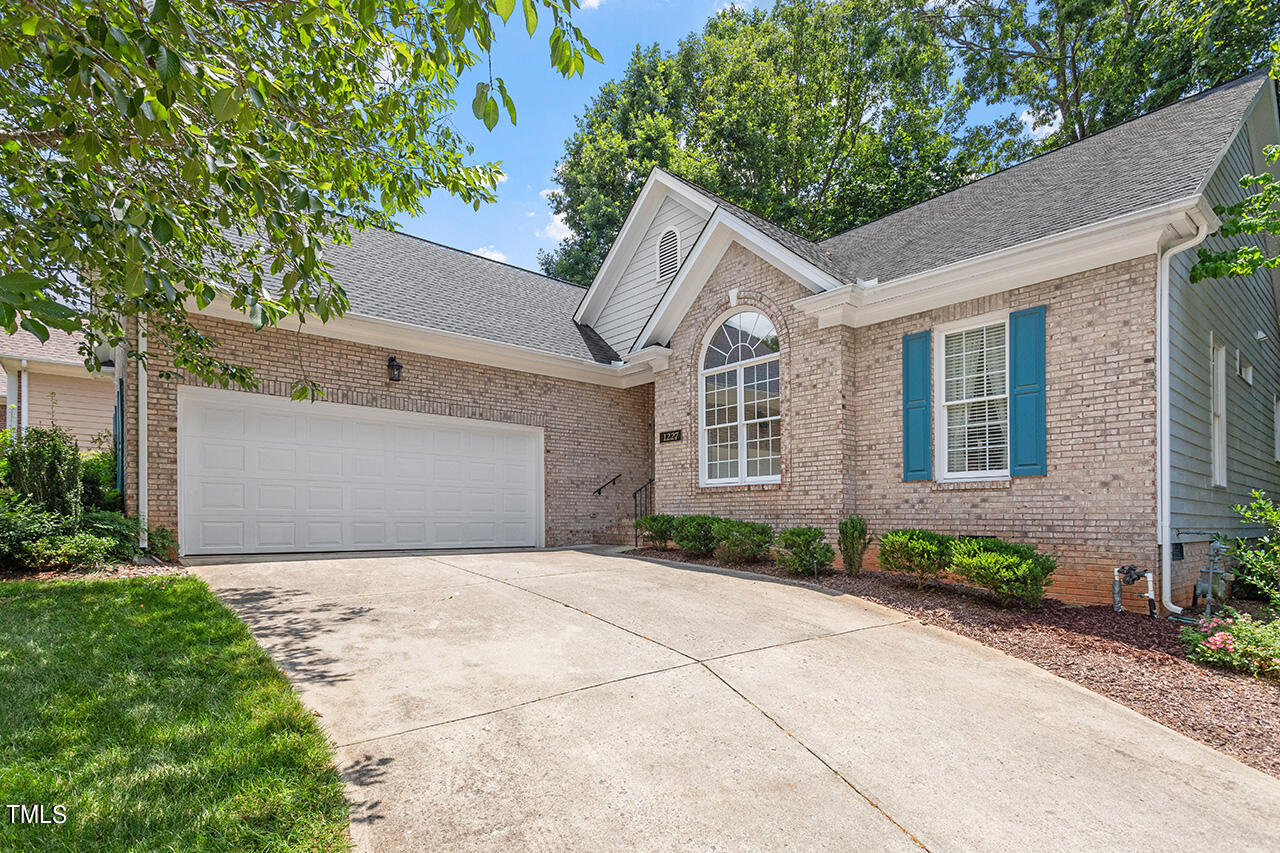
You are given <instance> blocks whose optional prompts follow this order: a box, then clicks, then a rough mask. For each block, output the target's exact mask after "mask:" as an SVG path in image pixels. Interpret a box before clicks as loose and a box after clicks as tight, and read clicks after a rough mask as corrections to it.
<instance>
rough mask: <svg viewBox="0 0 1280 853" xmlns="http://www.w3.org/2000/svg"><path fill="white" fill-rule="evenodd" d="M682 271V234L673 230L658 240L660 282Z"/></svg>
mask: <svg viewBox="0 0 1280 853" xmlns="http://www.w3.org/2000/svg"><path fill="white" fill-rule="evenodd" d="M679 269H680V232H679V231H677V230H676V229H674V228H672V229H670V230H668V231H666V232H665V233H663V235H662V236H661V237H659V238H658V281H664V280H666V279H668V278H671V276H673V275H675V274H676V271H677V270H679Z"/></svg>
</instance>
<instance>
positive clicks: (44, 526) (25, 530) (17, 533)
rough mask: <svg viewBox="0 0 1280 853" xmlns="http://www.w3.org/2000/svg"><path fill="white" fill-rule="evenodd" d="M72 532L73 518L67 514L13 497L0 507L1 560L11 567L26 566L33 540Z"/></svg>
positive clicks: (0, 561)
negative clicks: (70, 518)
mask: <svg viewBox="0 0 1280 853" xmlns="http://www.w3.org/2000/svg"><path fill="white" fill-rule="evenodd" d="M71 532H73V530H72V524H71V521H70V520H69V519H68V518H66V517H65V516H60V515H56V514H54V513H51V512H48V511H46V510H45V509H44V508H43V507H40V506H38V505H36V504H35V503H33V502H32V501H30V500H27V499H25V498H18V499H11V500H9V501H8V502H7V503H6V504H5V506H4V508H3V510H2V511H0V563H2V564H3V565H5V566H6V567H9V568H21V567H25V566H26V565H28V563H29V561H30V549H31V545H32V544H33V543H35V542H36V541H38V540H41V539H47V538H49V537H53V536H60V535H63V534H67V533H71Z"/></svg>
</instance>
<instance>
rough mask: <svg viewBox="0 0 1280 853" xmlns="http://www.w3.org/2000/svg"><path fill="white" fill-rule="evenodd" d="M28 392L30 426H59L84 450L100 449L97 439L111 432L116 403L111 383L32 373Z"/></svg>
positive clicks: (28, 382) (28, 419)
mask: <svg viewBox="0 0 1280 853" xmlns="http://www.w3.org/2000/svg"><path fill="white" fill-rule="evenodd" d="M27 389H28V390H27V393H28V394H29V395H30V399H29V400H28V401H27V426H41V427H43V426H49V425H50V424H54V423H56V424H57V425H58V426H60V427H62V428H63V429H65V430H67V431H68V432H70V433H71V434H72V435H74V436H75V437H76V441H77V442H78V443H79V444H80V449H81V450H84V451H89V450H97V449H98V448H97V447H96V446H95V445H94V443H93V439H94V437H95V436H97V435H98V434H100V433H102V432H103V431H104V430H105V431H107V432H110V431H111V416H112V413H113V411H114V409H115V402H116V401H115V390H114V386H113V384H112V383H111V382H110V381H109V380H107V379H80V378H78V377H74V376H55V375H53V374H47V373H30V374H28V376H27Z"/></svg>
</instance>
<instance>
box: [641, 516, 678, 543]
mask: <svg viewBox="0 0 1280 853" xmlns="http://www.w3.org/2000/svg"><path fill="white" fill-rule="evenodd" d="M635 526H636V530H638V531H640V538H641V539H643V540H644V541H646V542H648V543H649V544H650V545H652V546H653V547H655V548H663V549H665V548H666V547H667V546H668V544H669V543H670V542H671V540H672V539H674V538H675V536H676V518H675V516H674V515H644V516H641V517H640V518H637V519H636V520H635Z"/></svg>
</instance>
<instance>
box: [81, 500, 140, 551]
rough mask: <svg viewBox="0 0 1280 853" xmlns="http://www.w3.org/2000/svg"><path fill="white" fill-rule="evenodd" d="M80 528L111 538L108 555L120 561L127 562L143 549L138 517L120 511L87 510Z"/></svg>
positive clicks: (104, 537) (95, 534)
mask: <svg viewBox="0 0 1280 853" xmlns="http://www.w3.org/2000/svg"><path fill="white" fill-rule="evenodd" d="M80 530H81V531H83V532H85V533H92V534H93V535H94V536H100V537H102V538H103V539H109V540H111V543H112V544H111V547H110V548H109V549H108V550H107V556H108V557H110V558H111V559H112V560H115V561H116V562H120V563H127V562H129V561H130V560H132V559H133V558H134V557H136V556H138V554H139V552H140V551H141V550H142V549H141V547H140V546H139V545H138V535H139V533H140V530H141V525H140V524H139V523H138V520H137V519H136V518H129V517H128V516H126V515H124V514H123V513H119V512H104V511H93V512H86V513H85V514H84V515H83V516H82V517H81V519H80Z"/></svg>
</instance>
